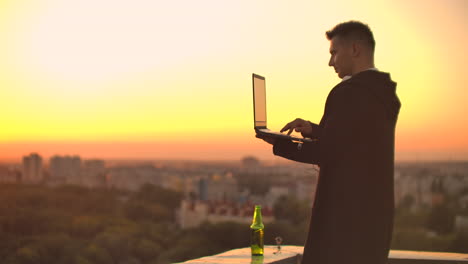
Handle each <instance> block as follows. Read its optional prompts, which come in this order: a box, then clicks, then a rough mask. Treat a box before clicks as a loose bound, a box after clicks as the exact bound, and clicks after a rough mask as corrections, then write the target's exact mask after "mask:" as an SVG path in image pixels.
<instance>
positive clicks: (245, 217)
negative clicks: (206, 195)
mask: <svg viewBox="0 0 468 264" xmlns="http://www.w3.org/2000/svg"><path fill="white" fill-rule="evenodd" d="M253 211H254V205H253V204H252V203H245V204H243V205H238V204H234V203H229V202H223V201H199V200H197V201H189V200H182V203H181V206H180V208H179V209H178V210H177V212H176V215H177V223H178V225H179V226H180V227H181V228H182V229H185V228H192V227H197V226H199V225H201V224H202V223H204V222H209V223H213V224H214V223H220V222H236V223H241V224H245V225H246V226H247V228H248V226H249V225H250V224H251V223H252V217H253ZM262 218H263V222H264V223H271V222H273V221H274V217H273V211H272V209H271V208H270V207H263V208H262Z"/></svg>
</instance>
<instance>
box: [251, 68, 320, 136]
mask: <svg viewBox="0 0 468 264" xmlns="http://www.w3.org/2000/svg"><path fill="white" fill-rule="evenodd" d="M252 83H253V106H254V129H255V132H257V133H258V134H264V135H268V136H272V137H278V138H284V139H289V140H293V141H301V142H311V141H312V140H311V139H308V138H301V137H294V136H290V135H288V134H283V133H280V132H274V131H271V130H270V129H268V128H267V112H266V86H265V77H263V76H260V75H257V74H255V73H253V74H252Z"/></svg>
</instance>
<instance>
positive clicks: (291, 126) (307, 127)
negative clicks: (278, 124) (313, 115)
mask: <svg viewBox="0 0 468 264" xmlns="http://www.w3.org/2000/svg"><path fill="white" fill-rule="evenodd" d="M286 130H289V131H288V135H291V133H292V132H293V130H296V132H301V133H302V135H310V134H312V125H311V124H310V122H309V121H306V120H304V119H300V118H296V119H295V120H294V121H291V122H289V123H287V124H286V125H285V126H284V127H283V128H282V129H281V131H280V132H284V131H286Z"/></svg>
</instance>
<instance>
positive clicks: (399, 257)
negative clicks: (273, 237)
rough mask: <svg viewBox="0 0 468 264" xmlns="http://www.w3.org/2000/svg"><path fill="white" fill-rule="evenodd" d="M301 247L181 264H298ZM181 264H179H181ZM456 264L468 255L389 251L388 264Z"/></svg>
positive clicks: (244, 252) (267, 248) (244, 250)
mask: <svg viewBox="0 0 468 264" xmlns="http://www.w3.org/2000/svg"><path fill="white" fill-rule="evenodd" d="M303 250H304V248H303V247H299V246H282V247H281V253H277V249H276V246H265V254H264V256H263V257H252V256H251V255H250V248H239V249H233V250H229V251H226V252H224V253H221V254H217V255H213V256H208V257H203V258H199V259H193V260H189V261H186V262H182V263H183V264H234V263H235V264H242V263H247V264H299V263H300V260H301V255H302V251H303ZM182 263H181V264H182ZM419 263H421V264H458V263H464V264H465V263H468V254H459V253H447V252H421V251H404V250H391V251H390V255H389V259H388V264H419Z"/></svg>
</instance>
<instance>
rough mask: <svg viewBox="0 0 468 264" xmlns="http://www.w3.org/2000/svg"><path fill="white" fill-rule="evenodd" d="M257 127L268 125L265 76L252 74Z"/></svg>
mask: <svg viewBox="0 0 468 264" xmlns="http://www.w3.org/2000/svg"><path fill="white" fill-rule="evenodd" d="M252 80H253V97H254V120H255V127H266V125H267V120H266V92H265V89H266V88H265V77H262V76H260V75H256V74H252Z"/></svg>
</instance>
